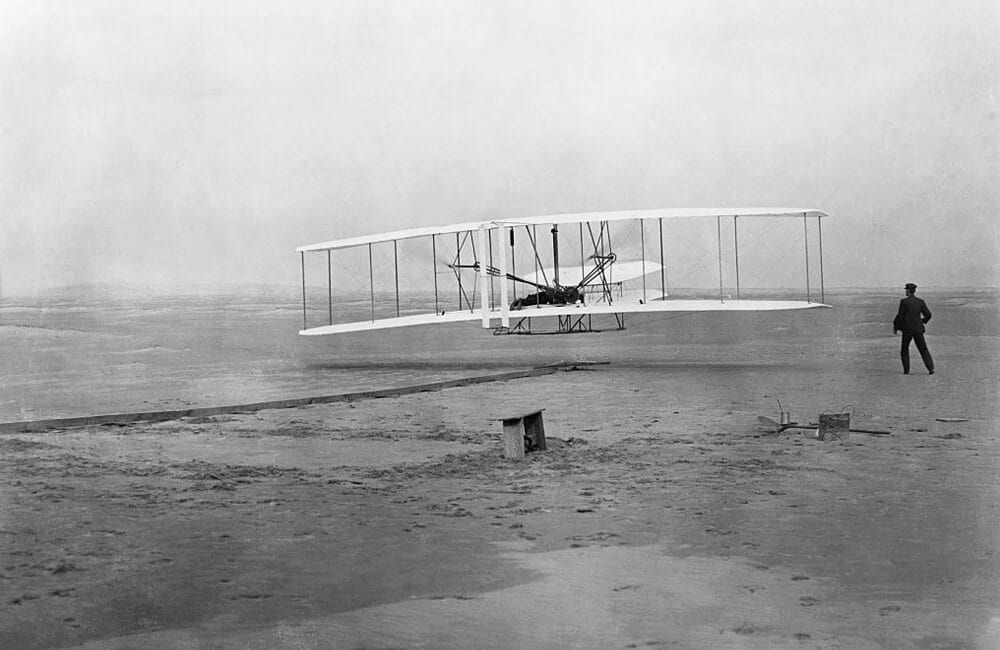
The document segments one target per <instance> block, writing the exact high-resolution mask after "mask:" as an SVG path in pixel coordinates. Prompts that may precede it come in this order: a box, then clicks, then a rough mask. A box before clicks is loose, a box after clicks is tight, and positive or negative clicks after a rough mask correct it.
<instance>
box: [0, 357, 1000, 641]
mask: <svg viewBox="0 0 1000 650" xmlns="http://www.w3.org/2000/svg"><path fill="white" fill-rule="evenodd" d="M970 341H971V342H970ZM976 341H977V339H975V338H968V339H965V340H963V342H962V347H961V349H958V347H955V348H954V349H948V348H947V345H948V343H947V341H945V340H943V339H938V340H937V341H936V342H935V343H936V347H935V348H934V350H935V353H936V354H937V356H938V357H939V358H940V359H942V360H947V359H951V361H950V366H949V362H947V361H943V362H939V363H940V366H941V370H940V371H939V373H938V374H936V375H934V376H927V375H926V374H922V373H923V370H922V368H920V366H919V360H917V359H915V362H916V369H915V374H913V375H910V376H905V377H904V376H902V375H900V374H898V371H897V370H896V369H893V370H891V371H890V370H888V369H887V368H888V366H889V365H890V364H882V367H881V368H879V367H874V366H873V367H861V368H852V367H849V366H847V365H844V364H842V365H840V366H837V367H832V368H831V366H830V365H829V364H826V365H824V366H823V367H820V366H818V365H816V364H811V363H808V362H801V363H785V364H781V363H777V362H750V361H738V362H734V363H725V362H720V361H717V360H710V361H707V362H705V363H690V362H686V363H680V362H674V363H671V362H670V361H663V362H659V363H652V362H650V363H641V362H632V363H626V364H615V363H612V364H610V365H606V366H595V367H592V368H591V369H589V370H579V371H574V372H560V373H557V374H555V375H550V376H546V377H540V378H533V379H525V380H516V381H509V382H503V383H494V384H481V385H477V386H472V387H464V388H454V389H448V390H443V391H439V392H434V393H420V394H414V395H408V396H403V397H397V398H389V399H379V400H371V401H365V402H355V403H349V404H348V403H343V404H331V405H323V406H313V407H308V408H298V409H287V410H280V411H263V412H260V413H255V414H243V415H232V416H216V417H212V418H203V419H189V420H182V421H175V422H165V423H158V424H137V425H131V426H123V427H117V426H103V427H93V428H79V429H67V430H61V431H52V432H46V433H20V434H8V435H3V436H0V450H2V462H0V479H2V485H3V486H4V487H3V490H4V495H3V498H2V499H0V540H2V542H0V585H2V594H3V600H2V602H0V641H2V642H0V645H2V646H3V647H10V648H49V647H77V646H79V647H86V648H140V647H141V648H178V647H180V648H275V647H284V648H329V647H337V648H394V647H429V648H468V647H484V648H491V647H496V648H535V647H537V648H543V647H544V648H577V647H587V648H635V647H685V648H687V647H700V648H720V647H733V648H744V647H747V648H753V647H794V648H883V647H885V648H923V649H932V648H933V649H938V648H949V649H956V648H1000V580H998V578H1000V560H998V557H997V550H998V548H1000V547H998V541H1000V480H998V473H997V470H998V468H1000V438H998V427H997V422H998V418H997V385H998V384H997V370H996V363H995V361H996V351H995V348H994V341H993V340H992V339H991V338H982V339H981V340H980V341H979V342H978V343H976ZM975 345H979V346H981V347H980V348H979V349H970V346H973V348H974V346H975ZM890 349H891V350H894V348H890ZM865 354H866V351H865V350H852V351H850V354H849V355H848V358H864V357H865ZM890 354H891V353H890ZM883 355H884V353H883ZM776 398H780V399H781V401H782V403H783V404H784V405H785V406H786V408H789V409H790V410H791V411H792V414H793V417H794V418H795V419H797V420H800V421H803V420H810V419H811V420H815V419H816V417H817V415H818V414H819V413H820V412H822V411H825V410H839V409H840V407H842V406H845V405H851V407H852V410H853V411H854V418H853V425H854V426H856V427H863V428H872V429H888V430H891V432H892V435H890V436H869V435H864V434H854V435H852V436H851V437H850V438H849V440H848V441H847V442H821V441H817V440H815V439H811V438H810V437H809V436H808V435H805V434H804V433H803V432H801V431H794V430H789V431H785V432H782V433H779V434H773V433H770V432H767V431H765V430H763V429H762V428H761V427H760V426H759V424H758V422H757V420H756V416H757V415H767V416H769V417H774V418H776V417H777V404H776ZM535 407H539V408H545V424H546V432H547V435H548V437H549V439H550V448H549V449H548V450H547V451H545V452H538V453H533V454H530V455H529V456H528V457H527V458H526V459H525V460H524V461H521V462H512V461H507V460H505V459H504V458H503V457H502V449H503V446H502V440H501V425H500V423H499V422H497V418H499V417H502V416H504V415H508V414H510V413H515V412H523V411H525V410H526V409H530V408H535ZM938 418H963V419H965V420H966V421H962V422H941V421H939V420H938Z"/></svg>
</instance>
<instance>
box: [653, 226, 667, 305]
mask: <svg viewBox="0 0 1000 650" xmlns="http://www.w3.org/2000/svg"><path fill="white" fill-rule="evenodd" d="M656 221H657V223H658V224H659V228H660V300H663V299H665V298H666V297H667V265H666V264H665V263H664V261H663V217H660V218H659V219H657V220H656Z"/></svg>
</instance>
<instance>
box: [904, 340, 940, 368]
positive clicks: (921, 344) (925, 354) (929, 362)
mask: <svg viewBox="0 0 1000 650" xmlns="http://www.w3.org/2000/svg"><path fill="white" fill-rule="evenodd" d="M911 340H912V341H913V342H914V343H916V344H917V350H919V351H920V358H921V359H923V360H924V365H925V366H927V370H929V371H931V372H933V371H934V359H931V353H930V350H928V349H927V341H925V340H924V335H923V334H907V333H906V332H903V346H902V347H901V348H899V358H900V359H901V360H902V361H903V372H910V341H911Z"/></svg>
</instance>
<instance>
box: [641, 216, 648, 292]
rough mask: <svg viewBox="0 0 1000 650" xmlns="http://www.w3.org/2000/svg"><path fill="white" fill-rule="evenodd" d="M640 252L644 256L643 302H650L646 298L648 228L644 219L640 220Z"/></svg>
mask: <svg viewBox="0 0 1000 650" xmlns="http://www.w3.org/2000/svg"><path fill="white" fill-rule="evenodd" d="M639 250H640V251H641V254H642V302H644V303H646V302H649V299H648V298H646V228H645V227H644V226H643V221H642V219H639Z"/></svg>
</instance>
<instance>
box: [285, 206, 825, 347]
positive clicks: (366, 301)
mask: <svg viewBox="0 0 1000 650" xmlns="http://www.w3.org/2000/svg"><path fill="white" fill-rule="evenodd" d="M826 216H827V215H826V213H824V212H822V211H820V210H816V209H809V208H718V209H716V208H698V209H647V210H630V211H617V212H600V213H580V214H557V215H547V216H534V217H521V218H501V219H494V220H487V221H477V222H467V223H458V224H452V225H447V226H438V227H420V228H410V229H407V230H397V231H393V232H385V233H380V234H373V235H365V236H360V237H351V238H346V239H337V240H332V241H326V242H321V243H317V244H310V245H307V246H300V247H299V248H297V249H296V251H297V252H298V253H299V254H300V257H301V267H302V318H303V326H302V329H301V330H300V332H299V333H300V334H303V335H306V336H316V335H325V334H342V333H347V332H362V331H371V330H379V329H385V328H394V327H407V326H417V325H434V324H444V323H455V322H462V321H473V322H474V321H479V323H480V325H481V327H483V328H485V329H492V330H493V332H494V333H495V334H530V333H542V332H545V333H572V332H592V331H599V330H598V329H595V326H594V320H593V318H594V317H595V316H597V317H604V318H605V319H606V320H607V319H613V321H612V320H607V322H610V323H612V327H613V328H614V329H618V330H623V329H625V316H626V314H640V313H663V312H734V311H736V312H746V311H777V310H801V309H814V308H822V307H829V305H826V304H825V287H824V281H823V262H822V259H823V247H822V219H823V218H824V217H826ZM757 219H768V220H770V222H772V223H773V222H774V221H775V220H777V221H778V222H780V223H782V224H791V226H792V228H793V229H794V230H795V231H797V232H798V236H797V237H798V241H801V242H802V244H803V246H802V251H801V258H799V260H801V261H798V260H796V259H795V258H796V257H798V255H799V254H797V253H794V251H792V250H788V249H787V248H781V249H780V250H778V251H777V252H774V251H772V252H770V253H765V261H768V262H769V263H770V264H771V265H772V266H774V265H779V266H781V267H791V266H795V267H797V268H798V269H800V270H802V271H804V274H803V275H804V277H803V279H804V293H805V295H804V296H798V295H793V296H791V297H789V296H787V295H782V296H780V297H775V296H774V295H763V296H761V295H754V296H750V295H744V294H746V293H747V291H746V287H745V286H742V287H741V284H740V270H741V263H742V264H743V265H744V266H745V265H746V263H747V262H746V260H743V261H742V262H741V259H740V243H741V227H742V228H745V227H746V226H744V225H743V224H749V223H752V221H751V220H757ZM685 220H686V221H688V222H691V221H693V222H697V223H698V224H700V225H702V226H705V225H707V226H709V228H710V231H711V236H710V237H709V239H714V241H712V242H711V243H710V244H708V245H707V248H708V249H711V248H716V249H717V250H716V251H710V252H711V253H713V254H711V255H710V254H709V253H703V254H702V255H701V258H699V264H701V265H702V266H714V265H712V264H709V263H707V262H706V259H708V258H710V257H717V259H718V269H717V275H718V294H717V295H696V296H685V297H677V296H674V295H671V292H670V291H669V289H668V286H667V281H666V278H667V269H668V266H670V263H671V260H669V259H668V258H667V256H666V255H665V250H666V247H665V241H666V242H669V241H670V237H669V234H670V225H671V224H674V223H679V222H681V221H685ZM665 223H666V224H667V234H668V237H667V239H666V240H665V238H664V224H665ZM730 223H731V232H732V236H731V238H730V235H729V232H730ZM723 224H725V228H724V227H723ZM799 224H801V225H799ZM810 224H814V225H813V228H812V229H810ZM712 226H714V227H712ZM626 228H627V230H626ZM540 229H541V231H542V232H541V233H539V230H540ZM545 230H548V236H546V233H545ZM724 230H725V232H726V235H725V236H724V235H723V231H724ZM817 236H818V250H817V252H818V270H819V287H818V290H819V296H818V297H819V300H818V301H816V300H814V296H813V292H814V287H813V286H812V280H811V278H810V271H811V270H812V271H815V267H816V262H815V261H813V262H810V250H809V248H810V247H809V243H810V239H813V240H816V239H817ZM768 237H770V235H768ZM705 241H707V240H705ZM724 241H725V248H726V252H727V255H726V256H725V257H726V259H725V260H724V255H723V248H724ZM702 243H704V241H703V242H702ZM404 246H406V247H407V251H408V254H407V257H406V259H405V260H404V262H403V263H402V264H401V263H400V253H401V250H402V249H403V247H404ZM389 250H391V257H390V256H388V251H389ZM376 251H379V252H378V254H376ZM348 253H350V254H353V255H354V257H353V258H352V260H351V261H349V262H347V263H346V266H345V267H344V269H346V270H344V271H342V272H340V275H341V276H347V277H349V278H351V279H352V281H353V283H354V286H353V294H352V296H351V299H350V300H347V299H344V298H343V295H342V294H338V297H337V300H336V301H335V299H334V287H335V285H336V284H337V278H336V276H337V274H335V273H334V271H333V268H334V266H333V256H334V254H337V255H338V256H340V255H344V254H348ZM714 253H717V255H716V254H714ZM307 254H310V255H313V254H325V256H326V272H325V274H324V275H325V276H326V278H325V279H326V288H327V292H326V296H324V297H325V298H326V301H325V302H326V303H327V304H326V305H322V306H323V307H326V309H323V310H322V311H325V312H326V314H324V315H325V316H326V317H327V318H325V319H323V320H325V321H326V322H324V323H322V324H312V325H310V323H309V322H308V320H309V318H308V316H309V314H310V310H309V307H308V301H307V284H306V255H307ZM814 256H815V254H814ZM376 257H378V258H379V261H378V262H377V263H376ZM730 258H731V259H730ZM814 259H815V258H814ZM401 271H402V273H401ZM713 273H714V270H713ZM725 275H728V278H727V279H728V280H729V286H728V287H727V286H725V283H724V276H725ZM376 276H378V277H379V278H380V282H381V285H382V286H383V288H382V289H381V290H376ZM418 278H423V279H424V280H425V285H424V287H423V289H421V290H417V289H414V281H415V280H416V279H418ZM401 279H402V281H403V282H402V284H403V285H404V288H403V290H402V291H401V288H400V287H401ZM364 280H367V282H365V281H364ZM734 281H735V282H734ZM365 285H367V286H365ZM362 287H363V288H362ZM431 287H432V288H433V291H431ZM314 291H315V290H314ZM359 294H367V295H363V296H360V297H359ZM401 296H402V298H401ZM361 305H363V310H362V307H361ZM342 307H346V308H342ZM318 311H320V308H317V307H316V306H315V305H314V306H313V310H312V313H313V314H315V313H316V312H318ZM335 316H336V317H335ZM538 319H544V321H543V323H548V324H550V325H551V324H553V323H554V329H553V328H552V327H551V326H550V327H549V328H548V329H543V328H539V327H538V326H536V327H535V328H534V329H533V328H532V321H533V320H538ZM314 320H315V317H314Z"/></svg>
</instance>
